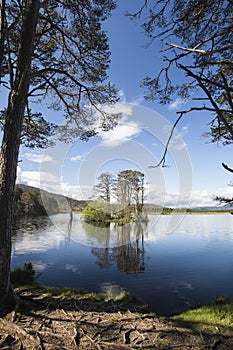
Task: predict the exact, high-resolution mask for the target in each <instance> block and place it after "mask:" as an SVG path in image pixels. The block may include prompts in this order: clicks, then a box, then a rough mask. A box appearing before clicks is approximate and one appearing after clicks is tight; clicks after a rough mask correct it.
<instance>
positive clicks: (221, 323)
mask: <svg viewBox="0 0 233 350" xmlns="http://www.w3.org/2000/svg"><path fill="white" fill-rule="evenodd" d="M22 271H24V274H25V276H24V277H26V275H27V274H28V275H29V276H31V277H32V275H33V270H32V269H31V266H30V264H26V265H25V266H24V268H22V269H18V270H17V271H16V272H14V274H13V277H14V278H13V281H14V283H15V285H18V287H17V288H15V292H16V293H17V296H18V297H19V298H20V302H19V303H18V305H17V308H15V309H12V308H10V307H6V305H5V309H3V308H2V309H1V310H0V312H1V314H0V316H1V318H0V348H2V349H28V350H29V349H30V350H34V349H36V350H37V349H38V350H39V349H40V350H42V349H43V350H44V349H45V350H49V349H53V350H58V349H59V350H60V349H69V350H73V349H109V350H112V349H119V350H120V349H122V350H123V349H138V350H139V349H189V348H190V349H193V350H200V349H232V348H233V304H232V303H231V301H230V300H229V299H228V298H224V297H218V298H216V300H215V301H214V302H213V303H212V304H210V305H204V306H200V307H196V308H193V309H190V310H187V311H185V312H183V313H182V314H179V315H176V316H173V317H169V318H168V317H162V316H157V315H155V314H154V313H152V312H150V310H148V308H147V307H146V306H145V305H142V304H141V303H140V302H139V301H137V300H136V299H135V297H134V296H133V295H131V294H130V293H128V292H124V291H122V292H121V293H120V294H119V295H117V296H113V295H112V293H111V292H108V293H107V294H96V293H88V292H84V291H82V290H76V289H69V288H65V289H58V288H49V287H43V286H39V285H36V284H32V285H30V286H20V285H19V284H20V283H19V279H17V275H18V276H20V278H22ZM29 279H30V278H29ZM21 282H22V280H21ZM25 282H28V278H26V280H25Z"/></svg>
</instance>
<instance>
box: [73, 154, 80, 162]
mask: <svg viewBox="0 0 233 350" xmlns="http://www.w3.org/2000/svg"><path fill="white" fill-rule="evenodd" d="M81 159H82V155H81V154H77V156H73V157H70V161H71V162H78V161H79V160H81Z"/></svg>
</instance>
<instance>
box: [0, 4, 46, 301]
mask: <svg viewBox="0 0 233 350" xmlns="http://www.w3.org/2000/svg"><path fill="white" fill-rule="evenodd" d="M39 3H40V1H39V0H29V1H27V7H26V9H25V14H24V18H23V22H22V28H21V35H20V40H19V46H18V62H17V69H16V74H15V81H14V86H13V89H12V90H11V91H10V94H9V98H8V107H7V111H6V120H5V125H4V133H3V140H2V147H1V153H0V303H1V302H3V301H4V300H5V299H6V297H7V296H8V295H9V293H10V290H11V289H10V260H11V234H12V224H13V214H14V189H15V181H16V171H17V162H18V154H19V146H20V136H21V125H22V120H23V116H24V110H25V106H26V102H27V95H28V90H29V83H30V69H31V60H32V55H33V49H34V41H35V31H36V24H37V20H38V13H39Z"/></svg>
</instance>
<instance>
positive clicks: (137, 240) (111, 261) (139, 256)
mask: <svg viewBox="0 0 233 350" xmlns="http://www.w3.org/2000/svg"><path fill="white" fill-rule="evenodd" d="M146 225H147V223H144V222H143V223H142V222H134V223H132V225H124V226H122V225H117V224H115V225H114V230H115V231H116V237H117V246H115V247H113V248H109V240H110V230H111V229H110V225H109V227H108V228H106V237H105V239H106V241H105V248H91V253H92V254H93V255H94V256H95V257H97V265H98V266H99V267H100V268H102V269H108V268H110V267H111V266H113V265H116V267H117V269H118V270H119V271H120V272H126V273H134V274H137V273H140V272H143V271H144V270H145V248H144V232H146ZM84 228H85V223H84ZM96 233H97V235H98V229H95V230H94V231H91V234H93V235H94V236H95V237H96ZM132 237H133V238H134V240H131V239H132ZM125 242H127V243H125Z"/></svg>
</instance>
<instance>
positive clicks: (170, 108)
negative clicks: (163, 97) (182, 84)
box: [168, 98, 186, 111]
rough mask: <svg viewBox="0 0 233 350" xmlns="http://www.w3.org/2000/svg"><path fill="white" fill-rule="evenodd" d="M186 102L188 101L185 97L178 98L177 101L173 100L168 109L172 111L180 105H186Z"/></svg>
mask: <svg viewBox="0 0 233 350" xmlns="http://www.w3.org/2000/svg"><path fill="white" fill-rule="evenodd" d="M185 103H186V100H185V99H182V98H177V99H176V100H175V101H173V102H171V103H170V104H169V106H168V109H169V110H170V111H173V110H175V109H177V108H178V107H180V106H183V105H185Z"/></svg>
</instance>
